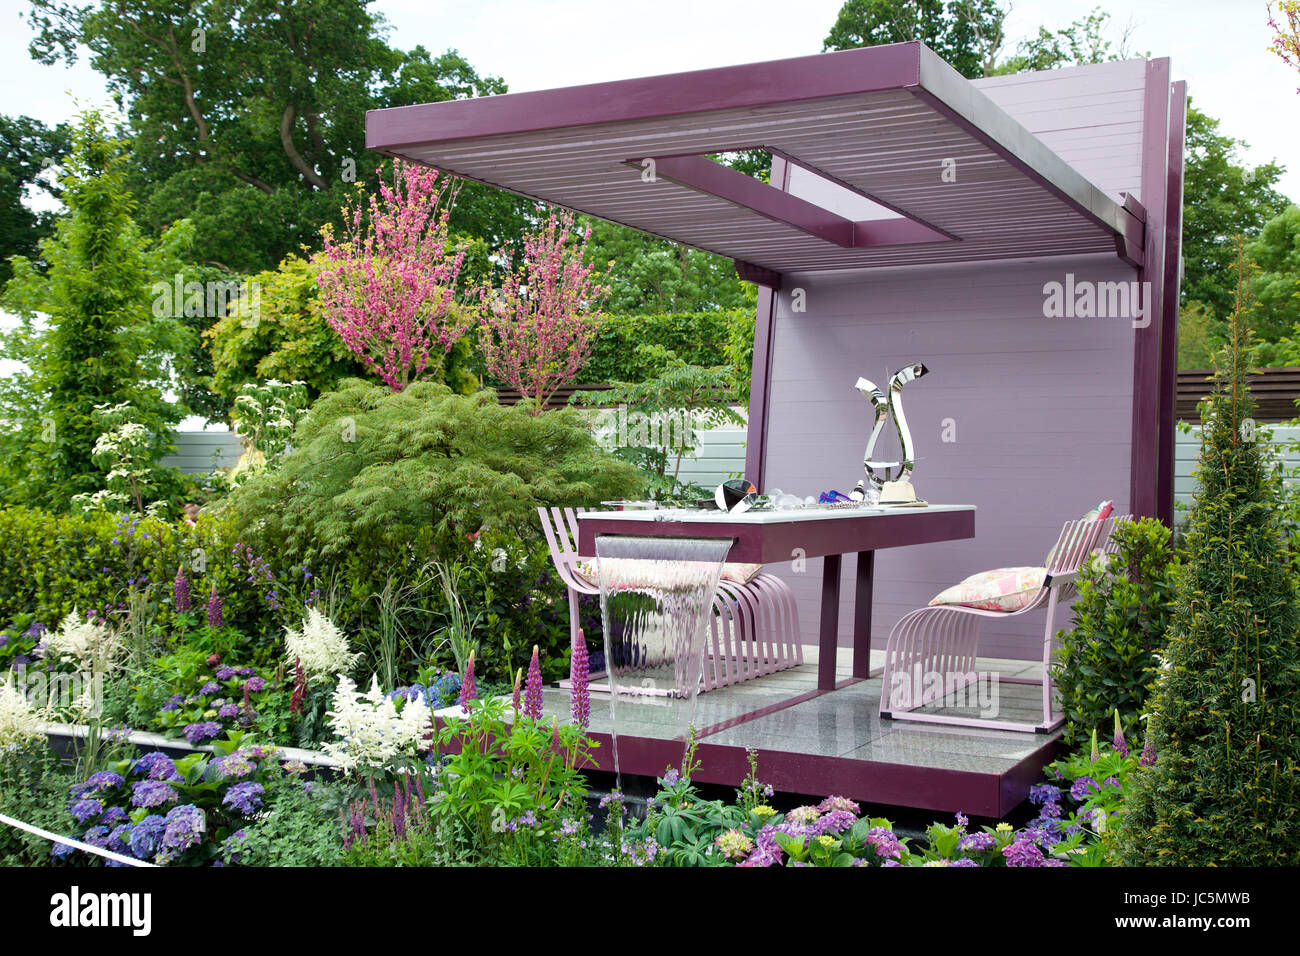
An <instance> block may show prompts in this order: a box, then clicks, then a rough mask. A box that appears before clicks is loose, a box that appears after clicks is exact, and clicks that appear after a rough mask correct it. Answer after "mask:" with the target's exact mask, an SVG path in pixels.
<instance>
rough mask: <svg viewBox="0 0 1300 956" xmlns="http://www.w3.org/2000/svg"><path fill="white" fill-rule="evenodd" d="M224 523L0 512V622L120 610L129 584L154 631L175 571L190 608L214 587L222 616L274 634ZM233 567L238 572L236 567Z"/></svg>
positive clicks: (50, 622)
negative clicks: (182, 574) (185, 586)
mask: <svg viewBox="0 0 1300 956" xmlns="http://www.w3.org/2000/svg"><path fill="white" fill-rule="evenodd" d="M238 543H239V542H238V541H237V539H236V538H235V536H234V530H233V524H232V522H231V521H230V520H229V519H228V518H225V517H223V516H221V515H209V514H203V515H201V516H200V518H199V521H198V524H197V525H195V526H190V525H187V524H184V523H183V522H175V523H172V522H167V521H162V520H159V519H155V518H140V517H133V516H130V515H111V514H102V513H101V514H92V515H80V514H51V513H49V512H45V511H40V510H37V509H28V508H17V507H15V508H4V509H0V553H2V554H3V555H4V561H3V562H0V626H4V625H6V624H9V623H10V622H12V621H15V620H18V619H20V618H22V619H25V620H27V621H33V620H34V621H39V622H40V623H42V624H44V625H46V626H47V627H57V626H58V623H59V621H60V620H62V618H63V617H64V615H66V614H68V613H69V612H71V611H73V610H74V609H75V610H79V611H81V612H83V613H84V612H86V611H89V610H92V609H94V610H98V611H101V612H109V611H113V610H119V611H122V610H125V609H126V605H127V601H128V598H129V592H130V590H131V588H133V587H134V588H135V589H136V590H138V591H144V592H145V593H146V594H147V595H148V598H149V600H150V603H151V604H152V605H153V610H154V612H155V613H156V615H157V618H158V620H159V622H160V623H161V624H163V626H167V625H168V623H169V622H170V619H171V616H172V614H173V613H174V611H175V608H174V605H173V598H172V584H173V582H174V580H175V578H176V569H177V568H178V567H181V566H182V565H183V566H184V567H185V569H186V577H187V578H188V579H189V581H190V592H191V596H192V602H193V605H194V607H195V608H196V609H199V608H202V607H204V606H206V601H207V595H208V593H209V592H210V591H211V589H212V587H213V585H215V586H216V588H217V593H218V594H219V595H221V598H222V602H223V616H224V618H225V621H226V622H227V623H230V624H232V625H234V626H236V627H237V628H239V629H240V630H241V631H243V632H244V633H245V634H249V635H254V636H264V635H266V634H268V633H270V632H271V631H273V630H275V631H278V624H277V623H276V622H275V621H274V620H272V619H270V617H268V615H267V613H266V612H267V611H268V610H270V609H271V608H270V604H271V603H272V601H276V600H278V602H279V603H284V602H285V601H286V600H287V599H288V598H289V595H287V594H286V595H277V596H276V598H275V599H270V600H268V598H267V597H266V596H265V594H264V593H263V592H262V591H261V590H260V589H259V588H257V587H255V586H254V585H253V584H252V583H250V582H249V581H248V580H247V579H248V577H249V571H248V568H247V567H246V566H245V565H246V564H247V562H246V561H240V560H239V558H238V557H237V556H236V555H235V554H234V553H233V549H234V547H235V545H236V544H238ZM237 564H238V565H239V566H238V567H237V566H236V565H237Z"/></svg>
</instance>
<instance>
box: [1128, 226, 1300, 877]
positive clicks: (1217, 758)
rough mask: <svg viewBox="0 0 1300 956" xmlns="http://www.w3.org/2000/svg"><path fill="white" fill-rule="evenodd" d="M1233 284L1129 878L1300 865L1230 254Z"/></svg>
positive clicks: (1288, 707)
mask: <svg viewBox="0 0 1300 956" xmlns="http://www.w3.org/2000/svg"><path fill="white" fill-rule="evenodd" d="M1237 273H1238V279H1237V307H1236V310H1235V311H1234V313H1233V315H1232V318H1231V321H1230V323H1229V328H1228V341H1227V346H1226V348H1225V349H1224V351H1223V353H1222V355H1221V358H1220V361H1219V364H1218V367H1217V368H1216V371H1215V389H1214V392H1213V394H1212V395H1211V396H1210V398H1209V399H1208V400H1207V402H1206V403H1205V405H1204V407H1203V409H1202V433H1203V435H1204V445H1203V446H1202V450H1201V459H1200V468H1199V477H1200V481H1201V490H1200V492H1199V493H1198V494H1197V495H1196V497H1195V499H1194V500H1193V504H1192V510H1191V515H1190V520H1189V524H1188V531H1187V551H1188V560H1187V565H1186V568H1185V569H1184V571H1183V575H1182V578H1181V582H1180V583H1181V588H1180V591H1181V594H1180V597H1179V600H1178V605H1177V610H1176V613H1175V616H1174V622H1173V627H1172V629H1171V632H1170V636H1169V643H1168V647H1167V649H1166V651H1165V655H1164V657H1165V659H1164V662H1163V666H1162V667H1161V668H1160V671H1159V674H1158V676H1157V679H1156V687H1155V692H1154V695H1153V697H1152V700H1151V705H1150V716H1149V718H1148V724H1149V732H1150V733H1151V734H1152V735H1153V737H1154V742H1153V743H1154V751H1155V754H1156V755H1157V759H1156V762H1155V766H1153V767H1150V768H1148V769H1143V770H1141V771H1140V772H1139V773H1138V774H1137V779H1136V781H1135V785H1134V792H1133V795H1132V798H1131V800H1130V802H1129V805H1128V806H1127V808H1126V810H1125V814H1124V823H1123V827H1122V831H1121V835H1120V849H1121V856H1122V859H1123V862H1124V863H1126V864H1129V865H1142V864H1146V865H1150V864H1157V865H1168V866H1205V865H1211V864H1213V865H1237V866H1245V865H1250V866H1258V865H1260V864H1273V865H1290V866H1294V865H1296V864H1298V863H1300V712H1297V709H1296V701H1297V699H1298V698H1300V641H1298V640H1297V630H1298V629H1300V618H1298V616H1297V606H1296V590H1295V582H1294V580H1293V578H1292V577H1291V573H1290V561H1289V558H1288V555H1287V553H1286V550H1285V547H1284V546H1283V543H1282V538H1281V535H1280V531H1279V526H1278V517H1277V514H1278V507H1279V490H1280V482H1279V480H1278V476H1277V469H1276V466H1275V465H1274V463H1273V462H1272V461H1271V460H1270V457H1269V456H1268V454H1267V453H1266V448H1265V446H1264V445H1263V444H1262V443H1261V442H1260V441H1259V439H1258V436H1257V435H1256V432H1255V428H1254V421H1253V420H1252V419H1251V417H1250V416H1251V414H1252V412H1253V410H1254V401H1253V399H1252V398H1251V396H1250V392H1249V390H1248V389H1247V387H1246V381H1247V378H1246V377H1247V374H1248V372H1249V368H1248V355H1249V346H1250V335H1249V331H1248V328H1247V319H1248V316H1249V314H1250V309H1251V298H1250V281H1249V278H1250V277H1249V272H1248V266H1247V265H1246V262H1245V256H1244V253H1243V252H1242V250H1241V248H1240V245H1239V247H1238V262H1237Z"/></svg>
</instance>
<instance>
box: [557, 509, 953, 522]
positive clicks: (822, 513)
mask: <svg viewBox="0 0 1300 956" xmlns="http://www.w3.org/2000/svg"><path fill="white" fill-rule="evenodd" d="M974 510H975V506H974V505H934V504H927V505H922V506H919V507H917V506H908V507H890V506H888V505H863V506H861V507H856V508H849V507H844V508H817V507H810V508H791V509H788V510H785V511H777V510H771V511H744V512H741V513H740V514H732V513H731V512H728V511H716V510H708V511H706V510H703V509H699V508H663V509H657V510H654V511H650V510H647V509H640V508H632V509H629V510H627V511H584V512H582V513H581V514H579V515H578V520H579V521H581V520H582V519H584V518H617V519H618V520H619V521H646V522H655V521H683V522H693V523H698V524H705V525H707V524H755V525H765V524H783V523H785V522H792V521H832V520H835V519H839V518H865V517H871V516H873V515H900V514H902V515H906V514H936V513H939V512H946V511H974Z"/></svg>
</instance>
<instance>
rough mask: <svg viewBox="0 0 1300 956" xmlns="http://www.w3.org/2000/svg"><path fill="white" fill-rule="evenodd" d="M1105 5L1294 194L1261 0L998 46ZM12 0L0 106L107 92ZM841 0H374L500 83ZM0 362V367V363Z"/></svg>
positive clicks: (529, 80)
mask: <svg viewBox="0 0 1300 956" xmlns="http://www.w3.org/2000/svg"><path fill="white" fill-rule="evenodd" d="M1098 5H1100V6H1101V7H1102V8H1103V9H1107V10H1109V11H1110V12H1111V15H1112V17H1113V18H1114V22H1113V23H1112V31H1113V36H1112V40H1113V41H1116V42H1118V40H1119V38H1120V33H1121V32H1122V30H1123V28H1124V27H1125V26H1126V25H1127V26H1130V27H1131V31H1130V36H1129V49H1130V50H1131V51H1132V52H1134V53H1135V54H1136V53H1150V54H1151V55H1152V56H1168V57H1171V58H1172V61H1173V76H1174V78H1175V79H1185V80H1187V83H1188V89H1189V91H1190V93H1191V95H1192V98H1193V99H1194V101H1195V102H1196V104H1197V105H1198V106H1199V107H1200V108H1201V109H1202V110H1204V111H1205V112H1207V113H1209V114H1210V115H1211V116H1214V117H1217V118H1218V119H1220V120H1221V121H1222V127H1221V129H1222V130H1223V131H1224V132H1226V133H1227V134H1229V135H1231V136H1234V137H1236V138H1238V139H1244V140H1246V141H1247V142H1248V143H1249V144H1250V150H1249V152H1248V153H1246V156H1245V158H1246V161H1247V163H1248V164H1250V165H1255V164H1259V163H1263V162H1267V161H1269V160H1271V159H1277V160H1279V161H1280V162H1281V163H1282V164H1283V165H1285V166H1287V167H1289V168H1288V171H1287V173H1286V176H1285V178H1284V179H1283V180H1282V183H1281V187H1282V191H1283V192H1285V193H1286V194H1287V195H1289V196H1290V197H1292V198H1293V199H1300V94H1297V92H1296V89H1297V87H1300V74H1297V73H1296V72H1295V71H1293V70H1290V69H1288V68H1287V67H1286V66H1285V64H1283V63H1282V62H1281V61H1280V60H1279V59H1278V58H1277V57H1275V56H1273V55H1272V54H1271V53H1270V52H1268V44H1269V38H1270V31H1269V28H1268V23H1267V4H1266V3H1265V2H1263V0H1136V2H1131V3H1128V4H1121V3H1117V2H1111V3H1104V2H1103V3H1100V4H1098V3H1097V2H1096V0H1014V2H1013V9H1012V13H1011V16H1010V18H1009V20H1008V24H1007V33H1008V37H1009V41H1010V42H1009V43H1008V50H1010V49H1012V48H1014V46H1015V42H1016V41H1017V40H1019V39H1021V38H1023V37H1025V36H1028V35H1031V34H1033V33H1035V32H1036V31H1037V29H1038V27H1039V26H1040V25H1043V26H1047V27H1049V28H1052V29H1056V28H1058V27H1062V26H1065V25H1066V24H1068V23H1069V22H1070V21H1071V20H1074V19H1076V18H1079V17H1082V16H1084V15H1086V14H1087V13H1088V12H1089V11H1090V10H1092V9H1093V8H1094V7H1096V6H1098ZM27 6H28V5H27V4H26V3H25V2H20V0H0V113H4V114H7V115H19V114H26V115H28V116H34V117H36V118H38V119H40V120H43V121H44V122H46V123H48V124H54V123H57V122H59V121H62V120H66V119H68V118H69V117H71V115H72V114H73V113H74V112H75V109H76V106H75V103H74V98H75V99H76V100H80V101H81V102H83V103H99V104H104V103H106V102H107V95H106V92H105V88H104V84H103V82H102V80H101V78H100V77H99V76H98V74H96V73H95V72H94V71H93V70H92V69H90V67H89V65H87V63H86V62H85V61H84V60H81V61H79V62H78V63H77V64H76V65H75V66H73V67H71V68H67V67H64V66H54V67H49V66H42V65H40V64H39V63H36V62H35V61H33V60H32V59H31V58H30V57H29V56H28V54H27V43H28V41H29V39H30V35H31V31H30V29H29V28H28V27H27V25H26V23H25V22H23V21H21V20H20V19H19V12H20V11H23V10H26V9H27ZM840 6H841V0H795V2H777V0H744V2H722V0H654V2H650V3H620V2H618V0H454V2H447V0H379V2H377V3H375V4H374V8H375V9H377V10H378V11H380V12H381V13H382V14H383V15H384V16H385V17H386V18H387V19H388V21H389V23H390V24H391V26H392V32H391V35H390V38H389V41H390V43H392V44H393V45H394V46H397V47H400V48H402V49H410V48H411V47H413V46H416V45H417V44H423V45H424V46H425V47H427V48H428V49H429V50H431V51H432V52H434V53H439V52H442V51H444V50H447V49H456V50H459V51H460V53H461V54H462V55H463V56H464V57H465V58H466V59H467V60H469V62H470V63H472V64H473V65H474V66H475V68H476V69H477V70H479V72H480V73H488V74H494V75H497V76H500V77H502V78H503V79H505V81H506V82H507V83H508V84H509V85H510V89H511V90H512V91H514V92H520V91H524V90H537V89H546V88H548V87H555V86H568V85H572V84H576V83H594V82H599V81H602V80H616V79H624V78H627V77H635V76H650V75H654V74H659V73H673V72H677V71H680V70H691V69H702V68H705V67H711V66H726V65H729V64H734V63H747V62H754V61H758V60H770V59H779V58H781V57H789V56H801V55H804V54H808V53H816V52H819V51H820V50H821V45H822V40H823V39H824V38H825V36H826V34H827V32H828V31H829V29H830V27H831V25H832V24H833V23H834V21H835V16H836V14H837V13H838V11H839V8H840ZM3 321H4V316H3V315H2V314H0V322H3ZM4 364H5V363H4V362H3V361H2V360H0V374H3V372H4Z"/></svg>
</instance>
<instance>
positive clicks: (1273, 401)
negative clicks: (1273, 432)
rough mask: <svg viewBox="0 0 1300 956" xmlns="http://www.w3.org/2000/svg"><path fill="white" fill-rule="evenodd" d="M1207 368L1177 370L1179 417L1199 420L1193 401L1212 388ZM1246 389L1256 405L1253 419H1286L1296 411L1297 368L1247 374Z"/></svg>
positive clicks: (1299, 410)
mask: <svg viewBox="0 0 1300 956" xmlns="http://www.w3.org/2000/svg"><path fill="white" fill-rule="evenodd" d="M1213 379H1214V372H1213V370H1211V369H1203V368H1202V369H1182V370H1180V371H1179V372H1178V391H1177V399H1176V405H1175V409H1176V414H1177V415H1178V418H1179V419H1180V420H1182V421H1191V422H1199V421H1200V420H1201V416H1200V413H1199V412H1198V411H1197V410H1196V404H1197V402H1199V401H1200V400H1201V399H1203V398H1205V397H1206V396H1207V395H1209V394H1210V392H1211V391H1212V390H1213V388H1214V380H1213ZM1250 392H1251V394H1252V395H1253V396H1254V397H1255V401H1256V403H1257V404H1258V408H1257V409H1256V411H1255V420H1256V421H1261V422H1289V421H1290V420H1291V419H1293V418H1295V417H1296V416H1297V415H1300V408H1297V407H1296V400H1297V399H1300V368H1266V369H1263V370H1262V371H1260V372H1259V373H1257V374H1255V375H1252V376H1250Z"/></svg>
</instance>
